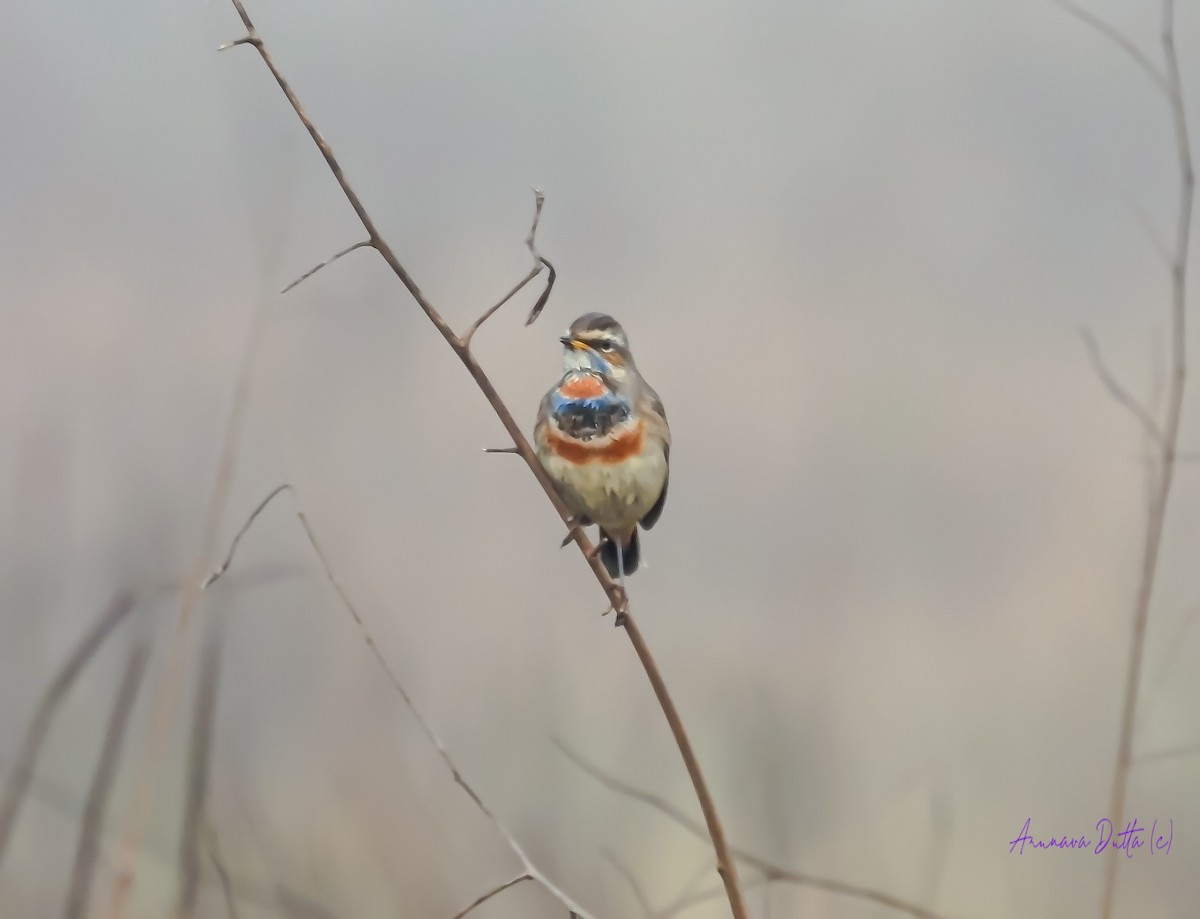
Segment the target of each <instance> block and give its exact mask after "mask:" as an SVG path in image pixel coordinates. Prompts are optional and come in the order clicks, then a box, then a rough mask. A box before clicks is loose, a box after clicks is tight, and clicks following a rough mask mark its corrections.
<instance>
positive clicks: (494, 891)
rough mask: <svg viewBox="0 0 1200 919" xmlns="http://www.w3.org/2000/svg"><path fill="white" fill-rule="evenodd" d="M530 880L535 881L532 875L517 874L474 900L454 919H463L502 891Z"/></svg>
mask: <svg viewBox="0 0 1200 919" xmlns="http://www.w3.org/2000/svg"><path fill="white" fill-rule="evenodd" d="M532 880H536V879H535V878H534V876H533V875H532V874H519V875H517V876H516V877H515V878H513V879H512V880H511V881H505V882H504V883H503V884H501V885H500V886H499V887H493V888H492V889H491V890H489V891H488V892H487V893H485V894H484V895H483V896H482V897H480V898H479V899H478V900H476V901H475V902H474V903H472V904H471V905H470V906H468V907H467V908H466V909H464V910H463V911H462V912H461V913H456V914H455V916H454V919H463V917H464V916H466V915H467V914H468V913H469V912H471V911H472V910H473V909H475V907H477V906H483V904H484V903H486V902H487V901H488V900H490V899H491V898H492V897H494V896H496V895H497V894H501V893H504V891H506V890H508V888H510V887H516V886H517V885H518V884H520V883H522V882H523V881H532Z"/></svg>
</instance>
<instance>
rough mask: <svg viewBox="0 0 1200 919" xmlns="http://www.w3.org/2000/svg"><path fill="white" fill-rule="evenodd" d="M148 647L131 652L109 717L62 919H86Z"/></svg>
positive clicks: (144, 644) (141, 644) (145, 644)
mask: <svg viewBox="0 0 1200 919" xmlns="http://www.w3.org/2000/svg"><path fill="white" fill-rule="evenodd" d="M149 650H150V648H149V643H148V642H147V641H145V640H139V641H138V642H137V643H136V644H135V645H134V646H133V647H132V648H131V649H130V651H129V657H128V659H127V660H126V662H125V673H124V675H123V676H122V678H121V684H120V686H118V688H117V694H116V697H115V698H114V699H113V705H112V711H111V713H110V714H109V716H108V727H107V728H106V730H105V732H104V745H103V747H102V748H101V750H100V757H99V759H98V760H97V761H96V771H95V772H94V773H93V774H92V785H91V789H90V790H89V791H88V797H87V804H86V805H85V807H84V809H83V823H82V825H81V826H80V829H79V845H78V846H77V848H76V850H75V866H74V868H72V869H71V886H70V888H69V890H68V892H67V902H66V906H65V907H64V908H63V919H84V917H85V916H87V914H88V905H89V898H90V894H91V889H92V877H93V876H94V875H95V872H96V859H97V855H98V853H99V851H100V837H101V835H102V833H103V832H104V814H105V811H106V810H107V808H108V797H109V794H110V792H111V791H112V783H113V779H114V778H115V777H116V774H117V760H118V759H119V758H120V755H121V745H122V742H123V741H124V739H125V728H126V727H127V726H128V724H129V717H130V715H131V713H132V712H133V706H134V703H135V702H136V701H137V691H138V686H139V685H141V682H142V674H143V673H144V672H145V669H146V658H147V656H148V655H149Z"/></svg>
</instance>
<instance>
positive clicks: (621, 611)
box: [229, 0, 748, 919]
mask: <svg viewBox="0 0 1200 919" xmlns="http://www.w3.org/2000/svg"><path fill="white" fill-rule="evenodd" d="M231 2H232V3H233V6H234V9H235V10H237V13H238V16H239V17H240V18H241V20H242V24H243V25H244V26H245V28H246V35H245V36H243V37H242V38H239V39H237V40H236V41H234V42H232V43H230V45H229V46H230V47H232V46H233V45H241V44H245V45H250V46H252V47H253V48H254V50H255V51H257V52H258V55H259V57H260V58H261V59H262V61H263V63H264V64H265V65H266V67H267V69H268V70H269V71H270V72H271V75H272V76H273V77H274V78H275V82H276V83H277V84H278V85H279V88H280V89H281V90H282V91H283V94H284V95H285V96H286V97H287V100H288V103H289V104H290V105H291V107H292V110H293V111H294V112H295V113H296V117H297V118H299V119H300V122H301V124H303V125H304V128H305V130H307V131H308V134H309V136H310V137H311V138H312V140H313V143H314V144H316V145H317V149H318V150H320V152H321V156H322V157H324V159H325V162H326V164H327V165H328V166H329V170H330V172H331V173H332V174H333V177H334V179H335V181H336V182H337V183H338V186H339V187H340V188H341V190H342V194H344V195H345V197H346V201H347V202H348V203H349V204H350V207H351V208H353V210H354V213H355V214H356V215H357V216H358V219H359V222H360V223H361V224H362V226H363V229H364V230H366V233H367V238H368V239H369V240H370V242H371V246H372V247H373V248H374V249H375V251H377V252H378V253H379V255H380V257H381V258H382V259H383V260H384V261H385V262H386V263H387V265H388V267H389V268H391V269H392V272H393V274H395V275H396V277H397V279H398V280H399V281H400V283H401V284H403V285H404V287H405V289H406V290H407V291H408V292H409V294H410V295H411V296H412V298H413V300H414V301H415V302H416V304H417V306H418V307H420V309H421V311H422V312H423V313H425V315H426V317H428V319H429V321H430V322H432V323H433V325H434V328H436V329H437V330H438V333H439V334H441V336H442V338H444V339H445V341H446V344H447V345H449V346H450V348H451V350H453V351H454V353H455V355H456V356H457V357H458V359H459V360H460V361H461V362H462V364H463V366H464V367H466V369H467V372H468V373H470V374H471V377H472V378H473V379H474V380H475V383H476V385H477V386H478V387H479V389H480V391H481V392H482V393H483V395H484V398H486V399H487V401H488V403H489V404H490V405H491V407H492V410H493V411H494V412H495V413H496V417H497V418H498V419H499V420H500V423H501V424H502V425H503V426H504V429H505V431H506V432H507V433H508V435H509V437H510V438H511V440H512V442H513V446H514V447H515V448H516V450H517V452H518V453H519V454H520V456H521V458H522V459H523V460H524V461H525V464H526V465H527V466H528V467H529V471H530V472H531V473H532V474H533V476H534V478H536V479H537V481H538V484H539V485H541V487H542V491H543V492H545V494H546V497H547V499H548V500H549V501H550V503H551V504H552V505H553V506H554V509H555V511H557V512H558V515H559V518H560V519H561V520H562V521H563V523H564V524H568V525H569V521H570V519H571V512H570V511H569V510H568V509H567V506H566V505H565V504H564V503H563V500H562V498H561V496H560V495H559V494H558V490H557V489H556V487H555V485H554V482H553V480H552V479H551V478H550V476H549V474H548V473H547V472H546V470H545V469H544V468H543V466H542V464H541V461H540V460H539V459H538V457H537V454H536V453H535V452H534V450H533V447H532V446H531V445H530V443H529V440H528V439H527V438H526V437H525V434H524V432H523V431H522V430H521V427H520V425H518V424H517V422H516V420H515V419H514V418H513V415H512V412H510V411H509V409H508V407H507V406H506V405H505V404H504V401H503V400H502V399H501V398H500V394H499V393H498V392H497V391H496V388H495V386H494V385H493V384H492V382H491V380H490V379H489V378H488V376H487V374H486V373H485V372H484V370H483V368H482V367H481V366H480V365H479V362H478V361H477V360H476V359H475V357H474V355H473V354H472V353H471V349H470V347H469V346H468V344H467V342H466V341H464V340H463V339H462V338H459V337H458V336H457V335H455V333H454V330H453V329H451V328H450V325H449V324H448V323H447V322H446V320H445V319H443V318H442V316H441V314H440V313H439V312H438V311H437V310H436V309H434V307H433V305H432V304H431V303H430V302H429V301H428V300H427V299H426V297H425V295H424V294H423V293H421V290H420V288H419V287H417V284H416V282H415V281H414V280H413V279H412V277H411V276H410V275H409V273H408V271H407V270H405V268H404V266H403V265H401V263H400V260H399V259H398V258H397V257H396V255H395V253H394V252H393V251H392V249H391V247H390V246H389V245H388V244H387V242H386V241H385V240H384V239H383V237H382V236H381V235H380V233H379V231H378V229H377V228H376V226H375V223H374V221H373V220H372V219H371V217H370V215H369V214H368V213H367V210H366V207H365V206H364V205H363V203H362V201H361V199H360V198H359V197H358V194H357V193H356V192H355V191H354V189H353V188H351V186H350V183H349V181H348V180H347V178H346V175H345V173H344V172H343V171H342V167H341V165H340V164H339V163H338V161H337V158H336V157H335V156H334V155H333V150H332V148H331V147H330V146H329V144H328V143H327V142H326V140H325V138H324V137H322V136H321V133H320V132H319V131H318V130H317V128H316V126H315V125H314V124H313V122H312V120H311V119H310V118H309V117H308V114H307V113H306V112H305V111H304V108H303V106H302V105H301V104H300V100H299V99H298V98H297V97H296V94H295V93H294V92H293V91H292V88H291V86H290V85H289V84H288V82H287V80H286V79H284V77H283V75H282V73H280V71H279V69H278V67H276V65H275V62H274V60H273V59H272V57H271V55H270V53H269V52H268V50H267V47H266V44H265V43H264V42H263V40H262V38H261V37H259V35H258V33H257V31H255V28H254V23H253V22H251V20H250V17H249V15H248V14H247V13H246V7H245V5H244V4H243V3H242V2H241V0H231ZM550 273H551V280H553V275H554V272H553V269H552V268H551V272H550ZM543 303H544V296H543V299H542V300H539V303H538V305H537V306H535V307H534V313H533V314H531V316H530V320H529V321H532V320H533V319H534V318H536V312H537V311H538V310H539V309H540V308H541V305H542V304H543ZM572 535H573V537H574V539H575V543H576V544H577V545H578V546H579V548H580V550H581V553H582V555H583V557H584V561H585V562H586V563H587V565H588V567H589V568H591V569H592V574H593V575H594V576H595V578H596V581H597V583H598V584H599V585H600V588H601V589H602V590H603V591H604V593H605V594H606V596H607V597H608V600H609V602H610V603H611V604H612V606H613V608H614V609H615V610H616V611H617V613H618V620H619V621H620V623H621V624H623V625H624V626H625V631H626V634H627V635H628V637H629V641H630V643H631V644H632V645H633V648H634V651H635V653H636V654H637V656H638V660H639V661H640V662H641V664H642V668H643V669H644V670H645V671H646V676H647V678H648V679H649V680H650V683H651V686H652V687H653V688H654V694H655V696H656V697H657V699H658V702H659V705H660V706H661V707H662V710H663V714H664V715H665V716H666V719H667V723H668V725H669V726H670V729H671V733H672V735H673V736H674V739H675V743H676V746H678V747H679V752H680V755H681V757H682V758H683V761H684V764H685V766H686V767H687V772H688V776H689V778H690V779H691V781H692V787H693V788H694V790H695V792H696V798H697V800H698V801H699V803H700V809H701V811H702V812H703V814H704V820H705V824H706V826H707V828H708V835H709V838H710V840H711V841H712V845H713V851H714V854H715V855H716V869H717V873H718V874H719V875H720V877H721V880H722V882H723V884H724V887H725V891H726V895H727V897H728V899H729V907H730V910H731V912H732V914H733V916H734V919H748V916H747V912H746V905H745V902H744V899H743V897H742V894H741V891H740V889H739V888H738V881H737V868H736V866H735V865H734V863H733V859H732V858H731V857H730V854H729V847H728V845H727V843H726V841H725V831H724V829H723V827H722V826H721V822H720V819H719V818H718V816H717V810H716V805H715V804H714V803H713V800H712V794H711V793H710V791H709V789H708V785H707V783H706V782H705V780H704V776H703V773H702V772H701V770H700V765H699V762H698V761H697V759H696V755H695V752H694V751H693V750H692V746H691V742H690V741H689V740H688V737H687V733H686V732H685V731H684V729H683V723H682V721H681V719H680V717H679V714H678V712H677V711H676V709H675V705H674V702H673V701H672V700H671V697H670V694H669V693H668V692H667V688H666V684H665V683H664V682H663V679H662V675H661V674H660V673H659V670H658V665H657V663H656V662H655V660H654V657H653V655H651V653H650V649H649V647H648V646H647V645H646V642H645V640H644V639H643V637H642V635H641V633H640V631H639V630H638V628H637V626H636V624H635V623H634V620H633V618H632V617H631V616H630V615H629V603H628V598H627V597H626V596H625V593H624V591H623V590H622V589H621V587H620V585H618V584H617V582H616V581H614V580H613V579H612V578H611V577H610V576H609V574H608V572H607V571H606V570H605V568H604V564H603V561H602V560H601V559H600V557H599V555H598V553H595V552H593V551H592V550H593V547H592V545H591V543H590V541H589V540H588V538H587V536H586V534H584V533H583V531H582V527H579V528H576V529H575V530H574V531H573V534H572Z"/></svg>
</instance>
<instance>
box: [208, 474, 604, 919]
mask: <svg viewBox="0 0 1200 919" xmlns="http://www.w3.org/2000/svg"><path fill="white" fill-rule="evenodd" d="M284 491H291V492H292V495H293V497H296V490H295V489H294V488H291V487H290V486H288V485H281V486H279V487H277V488H275V489H273V490H272V491H271V493H270V494H269V495H268V496H267V497H266V498H265V499H264V500H263V501H260V502H259V504H258V506H257V507H255V509H254V511H253V513H252V514H251V517H250V520H249V521H248V522H247V524H245V525H243V526H242V527H241V529H239V530H238V535H237V538H235V540H234V544H233V545H232V546H230V549H229V553H228V554H227V556H226V564H225V568H228V566H229V563H231V562H232V560H233V557H234V550H235V549H236V548H237V543H238V542H239V541H240V539H241V537H242V536H243V535H245V533H246V530H247V529H248V528H249V524H250V523H251V522H253V519H254V518H255V517H257V516H258V515H259V514H260V513H261V512H262V510H263V508H264V507H266V505H267V504H268V503H269V502H270V500H271V499H272V498H274V497H275V496H276V495H279V494H281V493H282V492H284ZM297 500H298V498H297ZM296 517H297V519H298V520H299V521H300V526H301V527H303V528H304V535H305V536H307V537H308V542H309V545H311V546H312V549H313V554H315V555H316V557H317V561H318V562H319V563H320V565H321V571H322V573H323V574H324V575H325V580H327V581H328V582H329V585H330V586H331V587H332V588H333V590H334V592H335V593H336V594H337V595H338V599H339V600H340V601H341V604H342V607H343V608H344V609H345V610H346V612H347V613H349V614H350V618H351V619H353V620H354V623H355V625H356V626H358V631H359V634H360V635H362V638H363V641H364V642H365V643H366V645H367V649H368V650H369V651H370V652H371V656H372V657H374V658H375V663H376V664H378V665H379V669H380V670H382V671H383V674H384V676H385V677H386V678H387V680H388V683H390V684H391V687H392V689H394V690H395V692H396V694H397V695H398V696H399V697H400V699H401V701H402V702H403V703H404V707H405V708H407V709H408V711H409V714H410V715H412V717H413V720H414V721H416V723H417V726H418V727H419V728H420V729H421V733H423V734H424V735H425V738H426V739H427V740H428V741H429V743H430V744H431V745H432V746H433V748H434V750H436V751H437V755H438V758H439V759H441V761H442V763H443V765H445V767H446V769H447V770H448V771H449V773H450V777H451V778H453V779H454V782H455V784H457V785H458V787H459V788H461V789H462V790H463V791H464V792H465V793H466V795H467V797H469V798H470V799H471V802H472V803H473V804H474V805H475V807H476V808H478V809H479V811H480V812H481V813H482V814H483V815H484V816H485V817H487V819H488V820H489V821H491V824H492V826H493V827H495V829H496V832H498V833H499V834H500V836H501V837H502V838H503V839H504V841H505V843H507V844H508V847H509V848H510V849H511V850H512V852H513V854H514V855H515V856H516V857H517V859H518V860H519V861H520V862H521V867H522V868H523V869H524V873H525V874H527V875H529V876H530V877H531V878H532V879H533V880H535V881H537V883H538V884H540V885H541V886H542V887H543V888H544V889H545V890H546V891H547V892H548V893H549V894H550V895H551V896H553V897H554V898H555V899H557V900H558V901H559V902H560V903H562V904H563V906H565V907H567V909H568V910H570V911H571V912H573V913H575V914H576V915H578V916H580V917H581V919H592V917H591V915H590V914H589V913H587V912H586V911H585V910H584V909H583V907H581V906H579V905H578V904H576V903H575V901H574V900H572V899H571V897H570V896H568V895H567V893H566V892H565V891H563V890H562V889H561V888H559V887H558V886H557V885H556V884H555V883H554V882H553V881H551V880H550V879H549V878H547V877H546V876H545V875H544V874H543V873H542V872H541V870H539V869H538V867H537V866H536V865H534V863H533V862H532V861H531V860H530V858H529V856H528V855H527V854H526V852H525V850H524V848H522V846H521V844H520V843H519V842H517V838H516V837H515V836H514V835H513V834H512V831H511V830H509V829H508V827H507V826H506V825H505V824H504V823H503V821H501V820H500V818H499V817H497V816H496V814H495V813H494V812H493V811H492V809H491V808H490V807H488V806H487V805H486V804H485V803H484V801H483V798H481V797H480V796H479V793H478V792H477V791H476V790H475V788H474V787H473V786H472V785H471V784H470V783H469V782H468V781H467V780H466V778H465V777H464V776H463V774H462V772H460V771H459V768H458V766H457V765H456V764H455V762H454V759H453V758H452V757H451V756H450V751H449V750H447V749H446V745H445V744H444V743H442V740H441V738H440V737H439V736H438V735H437V733H436V732H435V731H434V730H433V727H432V726H431V725H430V723H429V722H428V721H427V720H426V719H425V716H424V715H423V714H422V713H421V710H420V709H419V708H418V707H417V704H416V703H415V702H414V701H413V699H412V696H410V695H409V694H408V690H406V689H405V688H404V684H403V683H401V682H400V677H399V676H398V675H397V673H396V671H395V670H394V669H393V668H392V666H391V664H389V663H388V660H387V658H386V657H384V655H383V651H382V650H380V648H379V645H378V644H377V643H376V641H375V638H374V637H373V636H372V635H371V633H370V631H369V630H368V629H367V625H366V622H365V621H364V620H363V617H362V614H361V613H359V611H358V607H356V606H355V605H354V602H353V601H352V600H351V599H350V595H349V594H347V593H346V589H345V587H343V586H342V583H341V581H339V580H338V578H337V575H336V574H334V571H333V567H332V566H331V565H330V564H329V559H328V557H327V556H326V555H325V550H324V549H322V548H321V543H320V541H319V540H318V539H317V534H316V532H314V530H313V528H312V525H311V524H310V523H309V521H308V517H307V516H305V513H304V511H303V510H300V509H299V508H297V510H296Z"/></svg>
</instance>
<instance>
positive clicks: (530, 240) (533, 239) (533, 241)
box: [462, 188, 557, 347]
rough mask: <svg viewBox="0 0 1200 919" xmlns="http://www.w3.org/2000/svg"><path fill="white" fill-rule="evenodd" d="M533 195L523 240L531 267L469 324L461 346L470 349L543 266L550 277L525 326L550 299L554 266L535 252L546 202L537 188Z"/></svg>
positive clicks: (554, 276)
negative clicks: (529, 223)
mask: <svg viewBox="0 0 1200 919" xmlns="http://www.w3.org/2000/svg"><path fill="white" fill-rule="evenodd" d="M533 194H534V207H533V225H532V226H531V227H530V228H529V236H528V237H526V239H525V245H526V246H527V247H528V248H529V254H530V255H532V256H533V267H532V268H530V269H529V274H527V275H525V277H524V278H522V279H521V280H520V281H518V282H517V284H516V286H515V287H513V289H512V290H510V291H509V292H508V293H506V294H505V295H504V296H503V297H502V298H501V299H500V302H499V303H497V304H496V305H495V306H493V307H490V308H489V309H488V310H487V311H486V312H485V313H484V314H483V315H482V316H480V317H479V318H478V319H476V320H475V322H474V323H472V324H471V328H469V329H467V334H466V335H464V336H463V337H462V341H463V344H464V345H466V346H467V347H470V345H471V339H472V338H474V337H475V333H476V332H478V331H479V327H480V326H481V325H483V324H484V323H485V322H487V321H488V319H489V318H490V317H491V315H492V314H493V313H494V312H496V310H498V309H500V307H502V306H504V304H505V303H507V302H508V301H509V300H511V299H512V298H513V297H515V296H516V295H517V293H518V292H520V290H521V289H522V288H523V287H524V286H525V285H526V284H528V283H529V282H530V281H532V280H533V279H534V278H536V277H537V276H538V275H539V274H541V272H542V266H543V265H545V266H546V267H547V268H549V269H550V276H549V278H548V279H547V281H546V289H545V290H543V291H542V294H541V296H540V297H538V299H537V302H536V303H535V304H534V305H533V309H532V310H530V312H529V318H528V319H526V320H525V325H530V324H531V323H532V322H533V321H534V320H535V319H537V317H538V315H539V314H540V313H541V312H542V307H544V306H545V305H546V301H547V300H549V299H550V291H551V290H553V289H554V279H555V278H556V277H557V274H556V272H555V271H554V266H553V265H551V264H550V263H549V262H548V261H546V260H545V259H544V258H542V256H541V255H540V254H539V253H538V250H537V228H538V221H540V220H541V219H542V205H543V204H544V203H545V201H546V196H545V195H543V194H542V192H541V189H538V188H535V189H534V190H533Z"/></svg>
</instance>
